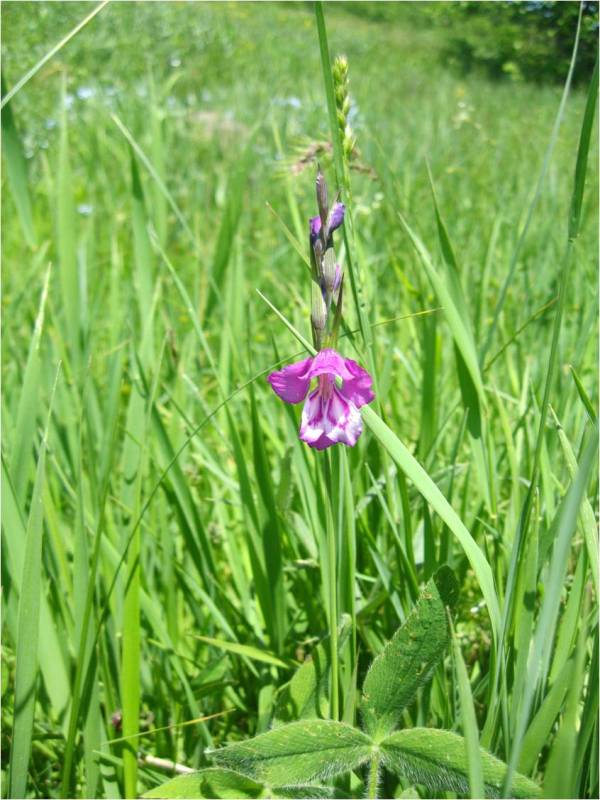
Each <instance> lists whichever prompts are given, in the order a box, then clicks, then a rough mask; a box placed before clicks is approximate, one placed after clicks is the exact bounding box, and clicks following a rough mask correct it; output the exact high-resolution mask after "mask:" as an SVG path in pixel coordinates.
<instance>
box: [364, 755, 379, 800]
mask: <svg viewBox="0 0 600 800" xmlns="http://www.w3.org/2000/svg"><path fill="white" fill-rule="evenodd" d="M380 761H381V755H380V754H379V751H376V752H375V753H373V755H372V756H371V763H370V765H369V783H368V787H367V797H368V798H370V799H371V798H372V799H373V800H376V798H377V781H378V778H379V762H380Z"/></svg>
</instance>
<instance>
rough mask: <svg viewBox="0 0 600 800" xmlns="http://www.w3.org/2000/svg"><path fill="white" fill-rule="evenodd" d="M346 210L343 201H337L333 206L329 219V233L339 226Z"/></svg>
mask: <svg viewBox="0 0 600 800" xmlns="http://www.w3.org/2000/svg"><path fill="white" fill-rule="evenodd" d="M345 212H346V206H345V205H344V204H343V203H336V204H335V205H334V207H333V210H332V212H331V218H330V220H329V233H331V232H332V231H334V230H335V229H336V228H339V227H340V225H341V224H342V222H343V221H344V214H345Z"/></svg>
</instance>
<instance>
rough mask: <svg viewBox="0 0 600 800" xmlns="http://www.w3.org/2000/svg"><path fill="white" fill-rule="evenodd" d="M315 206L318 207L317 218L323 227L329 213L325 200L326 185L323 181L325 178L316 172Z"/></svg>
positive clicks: (319, 172) (326, 200)
mask: <svg viewBox="0 0 600 800" xmlns="http://www.w3.org/2000/svg"><path fill="white" fill-rule="evenodd" d="M316 186H317V206H318V207H319V217H320V219H321V225H325V221H326V220H327V214H328V212H329V206H328V199H327V183H326V181H325V176H324V175H323V173H322V172H321V169H320V168H319V171H318V172H317V183H316Z"/></svg>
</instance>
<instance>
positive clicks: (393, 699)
mask: <svg viewBox="0 0 600 800" xmlns="http://www.w3.org/2000/svg"><path fill="white" fill-rule="evenodd" d="M457 590H458V585H457V583H456V579H455V578H454V576H453V575H452V572H451V570H449V569H448V568H442V569H441V570H439V571H438V573H436V575H435V577H434V578H432V579H431V580H430V581H429V583H428V584H427V585H426V587H425V589H424V590H423V592H422V594H421V596H420V598H419V601H418V603H417V605H416V606H415V607H414V609H413V610H412V611H411V613H410V615H409V616H408V618H407V619H406V622H405V623H404V625H402V627H400V628H399V629H398V631H397V632H396V634H395V635H394V637H393V638H392V639H391V640H390V641H389V642H388V643H387V645H386V646H385V648H384V649H383V651H382V652H381V653H380V654H379V655H378V656H377V658H376V659H375V660H374V661H373V663H372V664H371V667H370V669H369V671H368V672H367V675H366V677H365V681H364V684H363V696H362V702H361V714H362V718H363V724H364V727H365V730H366V731H368V732H369V733H370V735H371V736H373V737H374V738H375V739H376V740H377V741H379V740H381V739H382V738H383V737H384V736H386V735H387V734H389V733H390V732H391V731H392V730H393V729H394V728H395V727H396V726H397V725H398V723H399V721H400V717H401V713H402V711H403V710H404V709H405V708H406V706H408V705H410V703H411V702H412V701H413V700H414V697H415V695H416V693H417V690H418V689H419V687H420V686H422V685H423V684H424V683H426V682H427V681H428V680H429V678H430V677H431V672H432V670H433V669H434V667H435V666H436V665H437V663H438V662H439V660H440V654H441V653H443V652H444V651H445V650H446V647H447V645H448V643H449V641H450V637H449V631H448V619H447V616H446V606H452V605H453V604H454V602H455V601H456V595H457Z"/></svg>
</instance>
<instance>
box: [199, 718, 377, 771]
mask: <svg viewBox="0 0 600 800" xmlns="http://www.w3.org/2000/svg"><path fill="white" fill-rule="evenodd" d="M371 747H372V741H371V739H370V738H369V737H368V736H366V735H365V734H364V733H361V731H359V730H356V729H355V728H352V727H350V726H349V725H344V724H343V723H341V722H333V721H331V720H307V721H305V722H292V723H290V724H289V725H283V726H282V727H280V728H275V729H274V730H272V731H269V732H268V733H263V734H261V735H260V736H257V737H255V738H254V739H249V740H248V741H246V742H237V743H236V744H230V745H228V746H227V747H223V748H221V749H220V750H215V751H214V752H212V753H211V754H210V755H211V758H212V759H213V761H215V762H216V763H217V764H219V765H221V766H224V767H226V768H228V769H233V770H238V771H239V772H242V773H245V774H248V775H251V776H252V777H256V778H260V779H262V780H264V781H266V782H268V783H270V784H272V785H273V784H286V783H287V784H291V785H294V784H297V783H305V782H310V781H313V780H316V779H318V778H329V777H332V776H334V775H339V774H340V773H344V772H348V771H349V770H352V769H356V768H357V767H359V766H360V765H361V764H363V763H364V762H365V761H367V759H368V758H369V755H370V753H371Z"/></svg>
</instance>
